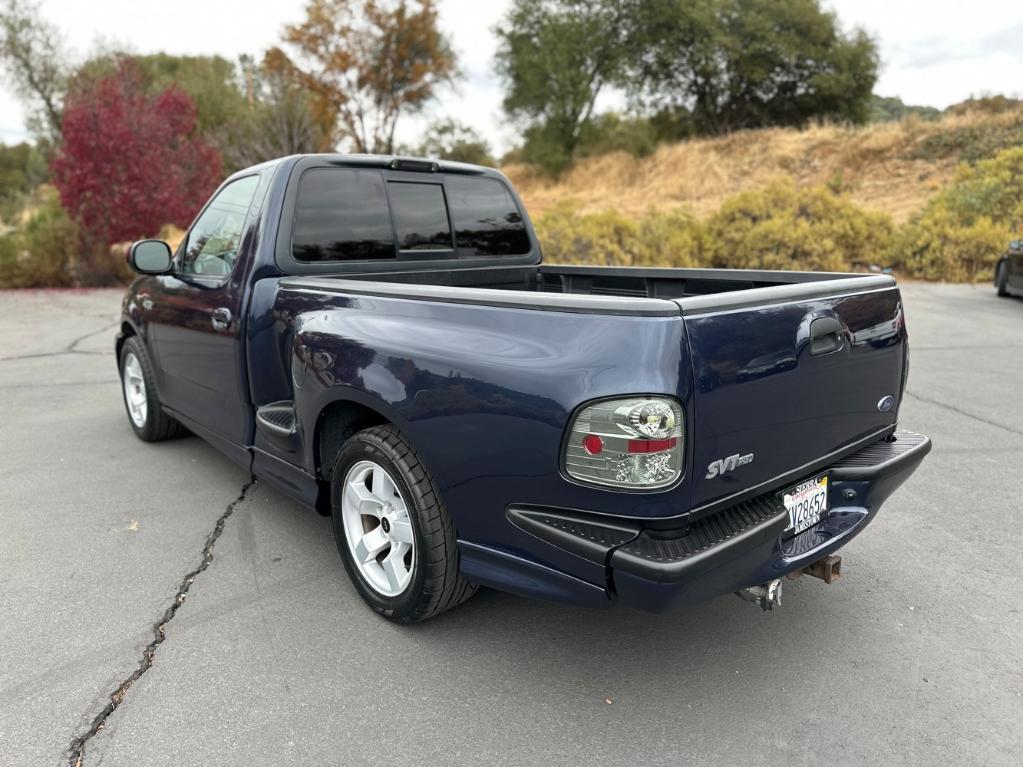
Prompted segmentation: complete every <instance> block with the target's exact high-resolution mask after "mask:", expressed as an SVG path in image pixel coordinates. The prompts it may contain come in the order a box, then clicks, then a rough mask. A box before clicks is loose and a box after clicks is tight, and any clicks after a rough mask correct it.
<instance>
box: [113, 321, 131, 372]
mask: <svg viewBox="0 0 1023 767" xmlns="http://www.w3.org/2000/svg"><path fill="white" fill-rule="evenodd" d="M133 335H135V328H133V327H132V326H131V325H129V324H128V323H127V322H122V323H121V332H120V333H119V334H118V335H117V349H116V351H117V360H118V363H117V364H118V365H120V364H121V363H120V359H121V347H123V346H124V342H125V341H127V340H128V339H129V338H131V337H132V336H133Z"/></svg>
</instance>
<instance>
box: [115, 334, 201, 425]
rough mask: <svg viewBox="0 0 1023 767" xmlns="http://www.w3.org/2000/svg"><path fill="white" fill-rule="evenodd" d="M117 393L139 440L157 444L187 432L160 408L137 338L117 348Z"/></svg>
mask: <svg viewBox="0 0 1023 767" xmlns="http://www.w3.org/2000/svg"><path fill="white" fill-rule="evenodd" d="M121 393H122V394H123V395H124V407H125V410H127V411H128V423H129V424H131V428H132V431H134V432H135V436H136V437H138V438H139V439H141V440H144V441H145V442H159V441H161V440H165V439H171V438H173V437H180V436H181V435H182V434H186V433H187V432H186V431H185V428H184V427H183V426H182V425H181V424H179V423H178V422H177V421H175V420H174V419H173V418H171V417H170V416H169V415H167V414H166V413H165V412H163V408H162V407H160V400H159V399H158V398H157V396H156V382H155V380H154V378H153V366H152V365H151V364H150V362H149V356H148V355H147V354H146V347H145V345H144V344H143V343H142V342H141V341H140V340H139V339H138V337H137V336H132V337H131V338H129V339H128V340H127V341H125V342H124V346H123V347H121Z"/></svg>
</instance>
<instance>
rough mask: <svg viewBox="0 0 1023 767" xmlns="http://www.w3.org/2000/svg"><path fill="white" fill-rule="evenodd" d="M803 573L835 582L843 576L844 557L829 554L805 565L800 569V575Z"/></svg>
mask: <svg viewBox="0 0 1023 767" xmlns="http://www.w3.org/2000/svg"><path fill="white" fill-rule="evenodd" d="M803 573H806V574H807V575H812V576H813V577H814V578H820V579H821V580H822V581H824V582H825V583H834V582H835V581H837V580H838V579H839V578H841V577H842V558H841V557H840V556H837V555H835V554H829V555H828V556H826V557H824V559H818V560H817V561H816V562H814V563H813V564H812V565H810V566H809V567H804V568H803V569H802V570H801V571H800V575H802V574H803ZM794 574H795V573H793V575H794Z"/></svg>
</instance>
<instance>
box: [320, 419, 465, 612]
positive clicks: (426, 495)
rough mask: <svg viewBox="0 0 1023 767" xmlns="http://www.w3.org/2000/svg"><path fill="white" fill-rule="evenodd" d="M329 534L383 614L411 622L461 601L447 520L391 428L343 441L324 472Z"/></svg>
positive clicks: (427, 479) (411, 453)
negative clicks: (331, 532) (330, 523)
mask: <svg viewBox="0 0 1023 767" xmlns="http://www.w3.org/2000/svg"><path fill="white" fill-rule="evenodd" d="M331 518H332V520H333V527H334V540H335V542H336V543H337V548H338V552H339V553H340V554H341V559H342V560H343V561H344V565H345V569H346V570H347V571H348V575H349V577H350V578H351V579H352V582H353V583H354V584H355V587H356V589H357V590H358V592H359V595H360V596H361V597H362V599H363V600H364V601H365V602H366V604H367V605H369V606H370V607H371V608H372V609H373V610H375V611H376V612H378V613H380V614H381V615H383V616H384V617H385V618H388V619H390V620H393V621H396V622H399V623H418V622H420V621H424V620H426V619H427V618H432V617H433V616H435V615H438V614H439V613H442V612H444V611H445V610H449V609H451V608H452V607H455V606H456V605H459V604H461V603H462V602H464V601H465V600H467V599H468V598H469V597H471V596H472V595H473V594H475V593H476V585H475V584H473V583H470V582H469V581H467V580H465V579H464V578H462V577H461V576H460V575H459V574H458V542H457V538H456V536H455V529H454V525H453V524H452V522H451V518H450V516H449V515H448V512H447V509H445V508H444V504H443V502H442V501H441V497H440V491H439V490H438V489H437V486H436V484H435V483H434V481H433V478H432V477H431V476H430V474H429V472H427V470H426V468H425V467H424V466H423V464H422V463H421V462H420V460H419V457H418V455H417V454H416V452H415V450H413V449H412V446H411V445H409V443H408V442H407V441H406V440H405V438H404V437H402V435H401V433H400V432H399V431H398V430H397V429H396V428H394V427H393V426H377V427H374V428H371V429H365V430H364V431H360V432H358V433H357V434H354V435H353V436H352V437H351V438H349V439H348V440H347V442H345V444H344V447H342V448H341V451H340V452H339V453H338V456H337V459H336V461H335V463H334V473H333V475H332V478H331Z"/></svg>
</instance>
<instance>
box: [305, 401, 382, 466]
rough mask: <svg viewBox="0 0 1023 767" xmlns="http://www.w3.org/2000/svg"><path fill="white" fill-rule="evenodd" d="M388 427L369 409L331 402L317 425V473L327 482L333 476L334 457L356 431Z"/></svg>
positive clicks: (378, 415) (356, 404) (346, 403)
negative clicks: (374, 427)
mask: <svg viewBox="0 0 1023 767" xmlns="http://www.w3.org/2000/svg"><path fill="white" fill-rule="evenodd" d="M387 423H390V421H388V420H387V419H386V418H385V417H384V416H382V415H381V414H380V413H378V412H377V411H375V410H373V409H372V408H369V407H366V406H365V405H360V404H358V403H357V402H333V403H331V404H330V405H327V407H326V408H324V409H323V412H322V413H320V417H319V418H318V419H317V421H316V442H315V444H316V469H317V474H318V475H319V476H320V477H321V478H322V479H324V480H326V481H328V482H329V481H330V478H331V475H332V474H333V472H334V456H335V455H337V452H338V450H340V449H341V446H342V445H343V444H344V442H345V440H346V439H348V438H349V437H350V436H352V435H353V434H355V433H356V432H357V431H362V430H363V429H368V428H369V427H371V426H382V425H384V424H387Z"/></svg>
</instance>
